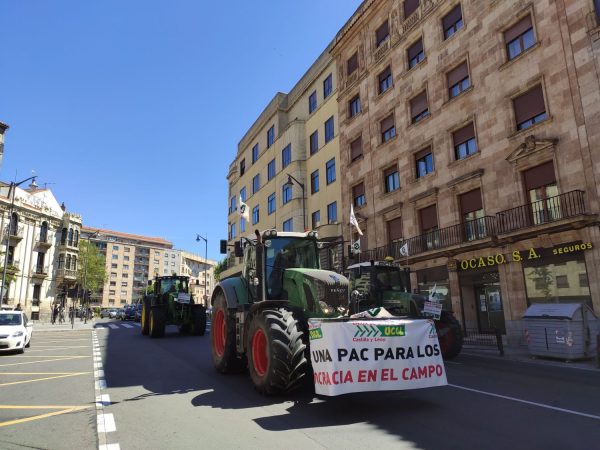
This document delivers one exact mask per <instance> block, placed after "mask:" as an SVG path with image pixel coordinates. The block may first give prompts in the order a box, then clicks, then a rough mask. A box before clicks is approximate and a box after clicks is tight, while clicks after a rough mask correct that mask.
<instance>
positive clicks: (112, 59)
mask: <svg viewBox="0 0 600 450" xmlns="http://www.w3.org/2000/svg"><path fill="white" fill-rule="evenodd" d="M0 3H1V14H0V42H2V54H1V55H0V86H1V91H0V92H1V93H0V121H2V122H4V123H7V124H8V125H9V126H10V129H9V130H8V131H7V132H6V135H5V149H4V162H3V165H2V166H1V167H0V179H2V180H3V181H11V180H17V181H19V180H21V179H23V178H27V177H29V176H30V175H31V171H32V170H35V172H36V174H37V175H38V176H39V178H38V185H40V186H44V184H45V183H47V184H46V186H47V187H48V188H49V189H52V191H53V192H54V194H55V196H56V198H57V200H58V201H59V203H60V202H65V204H66V205H67V208H68V210H69V211H71V212H76V213H79V214H81V215H82V216H83V219H84V224H85V225H87V226H91V227H102V228H109V229H113V230H118V231H122V232H128V233H134V234H143V235H147V236H159V237H163V238H166V239H168V240H171V241H172V242H173V243H174V245H175V247H176V248H180V249H185V250H188V251H193V252H195V253H199V254H202V255H203V254H204V244H203V243H202V244H198V243H196V242H195V236H196V233H200V234H202V235H206V236H208V240H209V246H208V256H209V258H213V259H218V260H220V259H222V256H221V255H220V254H219V239H224V238H226V237H227V180H226V178H225V177H226V175H227V169H228V167H229V164H230V163H231V161H232V160H233V158H234V157H235V154H236V150H237V144H238V142H239V140H240V139H241V138H242V136H243V135H244V133H245V132H246V131H247V130H248V128H249V127H250V126H251V125H252V123H253V122H254V120H255V119H256V118H257V116H258V115H259V114H260V112H261V111H262V110H263V109H264V107H265V106H266V105H267V103H268V102H269V101H270V100H271V98H272V97H273V95H274V94H275V93H276V92H277V91H281V92H289V90H290V89H291V88H292V87H293V85H294V84H295V83H296V82H297V81H298V79H299V78H300V77H301V76H302V75H303V74H304V72H305V71H306V70H307V69H308V68H309V66H310V64H311V63H312V62H313V61H314V60H315V59H316V57H317V56H318V55H319V54H320V53H321V52H322V51H323V50H324V48H325V47H326V45H327V44H328V43H329V42H330V41H331V40H332V39H333V37H334V36H335V34H336V32H337V31H338V30H339V29H340V28H341V26H342V25H343V24H344V23H345V22H346V21H347V20H348V19H349V17H350V16H351V15H352V13H353V12H354V11H355V10H356V8H357V7H358V5H359V4H360V3H361V2H360V0H328V1H326V2H325V1H322V0H296V1H282V0H279V1H275V0H272V1H241V0H234V1H231V2H209V1H203V0H103V1H87V0H86V1H82V0H53V1H47V0H27V1H23V0H13V1H9V0H0ZM224 5H226V6H225V7H224Z"/></svg>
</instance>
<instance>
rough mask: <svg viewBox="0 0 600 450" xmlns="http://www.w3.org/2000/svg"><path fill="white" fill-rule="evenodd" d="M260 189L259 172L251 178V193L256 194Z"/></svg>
mask: <svg viewBox="0 0 600 450" xmlns="http://www.w3.org/2000/svg"><path fill="white" fill-rule="evenodd" d="M259 189H260V174H257V175H255V176H254V178H252V193H253V194H256V193H257V192H258V190H259Z"/></svg>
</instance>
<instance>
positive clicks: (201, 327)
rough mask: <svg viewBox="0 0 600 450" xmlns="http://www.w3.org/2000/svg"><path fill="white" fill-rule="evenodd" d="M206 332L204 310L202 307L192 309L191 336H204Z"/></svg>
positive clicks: (197, 306) (196, 306)
mask: <svg viewBox="0 0 600 450" xmlns="http://www.w3.org/2000/svg"><path fill="white" fill-rule="evenodd" d="M205 332H206V308H205V307H204V306H202V305H194V306H193V307H192V335H193V336H204V333H205Z"/></svg>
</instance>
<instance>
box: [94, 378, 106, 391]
mask: <svg viewBox="0 0 600 450" xmlns="http://www.w3.org/2000/svg"><path fill="white" fill-rule="evenodd" d="M96 389H97V390H102V389H106V380H105V379H104V378H100V379H98V380H96Z"/></svg>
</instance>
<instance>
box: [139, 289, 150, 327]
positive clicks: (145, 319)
mask: <svg viewBox="0 0 600 450" xmlns="http://www.w3.org/2000/svg"><path fill="white" fill-rule="evenodd" d="M140 322H141V323H140V328H141V330H142V334H143V335H144V336H147V335H148V334H150V299H147V298H145V299H144V302H143V303H142V316H141V317H140Z"/></svg>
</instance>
